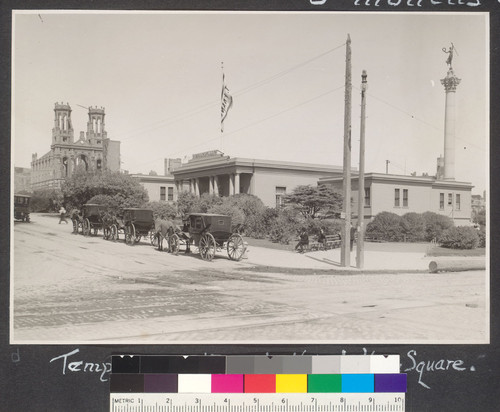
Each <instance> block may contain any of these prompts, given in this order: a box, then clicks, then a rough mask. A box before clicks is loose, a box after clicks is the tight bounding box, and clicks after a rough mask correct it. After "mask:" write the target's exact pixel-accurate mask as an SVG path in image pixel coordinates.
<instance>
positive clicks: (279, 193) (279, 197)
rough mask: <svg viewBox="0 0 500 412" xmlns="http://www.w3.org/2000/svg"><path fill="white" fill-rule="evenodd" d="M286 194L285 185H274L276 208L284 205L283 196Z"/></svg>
mask: <svg viewBox="0 0 500 412" xmlns="http://www.w3.org/2000/svg"><path fill="white" fill-rule="evenodd" d="M285 194H286V187H282V186H276V209H278V208H280V207H282V206H283V205H284V201H283V197H284V196H285Z"/></svg>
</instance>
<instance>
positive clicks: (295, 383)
mask: <svg viewBox="0 0 500 412" xmlns="http://www.w3.org/2000/svg"><path fill="white" fill-rule="evenodd" d="M276 393H307V375H302V374H300V375H298V374H297V375H276Z"/></svg>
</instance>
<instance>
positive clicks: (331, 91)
mask: <svg viewBox="0 0 500 412" xmlns="http://www.w3.org/2000/svg"><path fill="white" fill-rule="evenodd" d="M343 88H344V85H342V86H339V87H336V88H334V89H330V90H327V91H326V92H323V93H321V94H319V95H317V96H314V97H312V98H310V99H308V100H304V101H302V102H300V103H297V104H295V105H293V106H290V107H287V108H286V109H283V110H281V111H279V112H277V113H274V114H272V115H270V116H267V117H265V118H263V119H259V120H257V121H255V122H253V123H249V124H247V125H245V126H243V127H240V128H239V129H236V130H233V131H231V132H228V133H225V134H224V135H225V136H230V135H233V134H236V133H238V132H241V131H242V130H245V129H248V128H250V127H253V126H256V125H258V124H260V123H263V122H265V121H267V120H269V119H272V118H274V117H277V116H280V115H282V114H283V113H286V112H289V111H291V110H293V109H296V108H298V107H300V106H304V105H306V104H308V103H311V102H313V101H315V100H318V99H320V98H322V97H324V96H326V95H328V94H331V93H334V92H336V91H338V90H341V89H343ZM219 138H220V136H216V137H212V138H210V139H207V140H204V141H203V142H202V143H198V144H196V145H193V146H190V147H187V148H184V149H182V150H179V151H178V152H173V153H171V155H172V156H175V155H177V154H179V153H184V152H186V151H188V150H191V149H195V148H197V147H200V146H204V145H205V144H207V143H210V142H212V141H215V140H218V139H219ZM159 159H163V157H160V158H156V159H153V160H152V161H156V160H159ZM152 161H148V162H144V163H139V164H137V165H136V166H142V165H143V164H146V163H151V162H152Z"/></svg>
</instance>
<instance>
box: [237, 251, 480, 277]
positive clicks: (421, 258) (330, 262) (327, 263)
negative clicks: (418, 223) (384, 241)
mask: <svg viewBox="0 0 500 412" xmlns="http://www.w3.org/2000/svg"><path fill="white" fill-rule="evenodd" d="M247 257H248V259H245V260H243V262H245V263H248V264H255V265H261V266H273V267H285V268H304V269H330V270H331V269H336V268H337V269H339V270H340V269H341V270H353V271H357V270H359V269H357V268H356V251H355V250H354V251H352V252H351V267H350V268H345V267H342V266H341V265H340V248H338V249H332V250H327V251H315V252H307V253H303V254H301V253H296V252H291V251H283V250H276V249H267V248H262V247H256V246H251V247H249V250H248V253H247ZM437 259H438V260H447V259H449V260H469V261H470V260H474V261H475V260H479V261H484V259H485V258H484V257H449V258H448V257H439V258H437V257H433V256H426V255H425V253H423V252H401V251H394V252H391V251H388V252H381V251H365V253H364V267H363V271H370V270H373V271H379V270H387V271H394V270H404V271H409V270H415V271H426V270H428V269H429V263H430V262H431V261H433V260H437Z"/></svg>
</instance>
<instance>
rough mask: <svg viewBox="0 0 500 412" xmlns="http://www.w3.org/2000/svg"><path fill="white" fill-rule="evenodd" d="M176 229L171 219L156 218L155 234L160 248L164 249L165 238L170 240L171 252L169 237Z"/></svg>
mask: <svg viewBox="0 0 500 412" xmlns="http://www.w3.org/2000/svg"><path fill="white" fill-rule="evenodd" d="M175 231H176V226H175V223H174V222H172V221H171V220H163V219H156V220H155V236H156V238H157V239H158V250H163V239H165V240H166V241H167V242H168V251H169V252H170V251H171V250H170V242H169V238H170V236H172V235H173V234H174V233H175Z"/></svg>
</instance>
